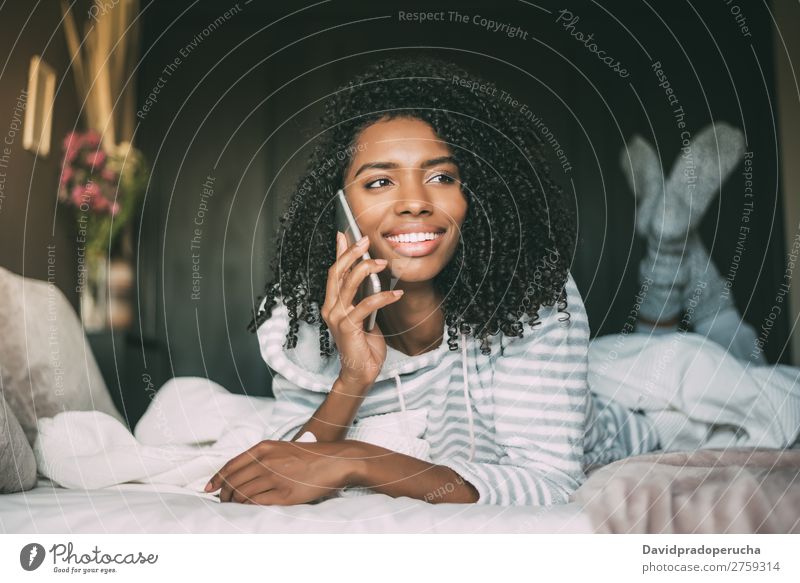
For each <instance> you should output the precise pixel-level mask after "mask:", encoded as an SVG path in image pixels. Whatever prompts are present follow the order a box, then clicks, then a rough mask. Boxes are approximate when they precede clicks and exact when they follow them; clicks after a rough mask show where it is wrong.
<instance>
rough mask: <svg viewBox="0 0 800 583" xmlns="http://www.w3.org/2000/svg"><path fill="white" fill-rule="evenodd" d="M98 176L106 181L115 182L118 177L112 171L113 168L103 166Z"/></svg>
mask: <svg viewBox="0 0 800 583" xmlns="http://www.w3.org/2000/svg"><path fill="white" fill-rule="evenodd" d="M100 176H101V177H102V178H103V180H105V181H106V182H116V181H117V180H118V179H119V176H117V173H116V172H114V171H113V170H110V169H108V168H103V170H101V171H100Z"/></svg>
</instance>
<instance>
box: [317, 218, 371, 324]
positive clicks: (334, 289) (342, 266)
mask: <svg viewBox="0 0 800 583" xmlns="http://www.w3.org/2000/svg"><path fill="white" fill-rule="evenodd" d="M337 233H338V231H337ZM337 237H341V239H342V241H346V238H345V236H344V234H342V235H337ZM343 245H346V243H338V242H337V251H336V252H337V253H339V252H340V250H341V248H342V246H343ZM368 248H369V239H366V241H365V242H364V243H362V244H361V246H360V247H359V245H358V244H357V243H356V244H354V245H351V246H350V248H349V249H347V250H346V251H343V252H341V254H339V255H338V256H337V259H336V261H335V262H334V263H333V265H331V266H330V267H329V268H328V281H327V284H326V286H325V303H324V304H323V306H322V308H321V310H320V311H321V312H322V317H323V318H325V319H326V321H327V317H326V314H327V313H328V312H330V311H331V310H333V308H334V306H335V304H336V302H337V300H338V297H339V290H340V287H341V280H342V276H343V275H344V274H345V273H347V270H348V269H350V266H351V265H352V264H353V262H354V261H355V260H356V259H358V258H359V257H360V256H361V255H363V254H364V252H365V251H366V250H367V249H368Z"/></svg>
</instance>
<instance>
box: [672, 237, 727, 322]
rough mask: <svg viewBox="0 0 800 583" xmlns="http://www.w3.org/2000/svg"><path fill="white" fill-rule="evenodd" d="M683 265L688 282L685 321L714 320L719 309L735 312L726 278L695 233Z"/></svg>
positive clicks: (685, 298) (690, 239) (688, 246)
mask: <svg viewBox="0 0 800 583" xmlns="http://www.w3.org/2000/svg"><path fill="white" fill-rule="evenodd" d="M685 264H686V269H687V272H688V284H687V286H686V292H685V294H684V307H685V308H686V310H687V313H686V320H687V323H688V324H689V325H690V326H691V327H693V328H694V327H697V326H698V325H702V324H703V323H704V322H706V321H708V320H713V319H714V318H715V317H716V316H717V314H719V313H721V312H724V311H727V310H733V311H736V306H735V305H734V303H733V297H732V296H731V291H730V288H729V287H728V286H726V285H725V284H726V282H725V280H724V279H723V278H722V276H721V275H720V274H719V271H718V270H717V267H716V265H714V261H713V260H712V259H711V258H710V257H709V255H708V252H707V251H706V249H705V247H704V246H703V242H702V241H701V240H700V236H699V235H698V234H697V233H692V234H691V235H690V237H689V241H688V244H687V249H686V257H685ZM737 314H738V312H737Z"/></svg>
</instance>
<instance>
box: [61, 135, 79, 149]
mask: <svg viewBox="0 0 800 583" xmlns="http://www.w3.org/2000/svg"><path fill="white" fill-rule="evenodd" d="M80 139H81V138H80V134H79V133H78V132H70V133H68V134H67V135H66V136H64V143H63V146H64V150H69V149H70V148H78V147H80V144H79V142H80Z"/></svg>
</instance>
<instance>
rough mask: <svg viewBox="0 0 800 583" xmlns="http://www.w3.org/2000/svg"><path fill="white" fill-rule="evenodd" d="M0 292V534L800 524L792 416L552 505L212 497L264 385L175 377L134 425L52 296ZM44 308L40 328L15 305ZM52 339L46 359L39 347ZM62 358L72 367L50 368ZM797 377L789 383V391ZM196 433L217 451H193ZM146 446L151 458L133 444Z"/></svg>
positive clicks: (656, 460)
mask: <svg viewBox="0 0 800 583" xmlns="http://www.w3.org/2000/svg"><path fill="white" fill-rule="evenodd" d="M0 292H2V295H3V297H5V298H7V301H6V302H5V303H3V304H1V305H0V330H3V332H4V333H3V334H0V357H2V362H0V365H1V366H0V388H2V391H3V392H2V397H3V398H1V399H0V405H2V406H0V421H2V423H0V425H2V427H0V438H12V439H10V441H6V442H2V441H0V466H2V464H3V463H5V464H6V465H5V466H3V467H4V468H5V469H3V471H1V472H0V492H2V491H9V490H3V487H4V485H5V484H4V480H6V479H7V478H16V477H17V476H21V475H22V474H21V473H20V471H19V469H20V467H21V466H20V461H21V460H23V461H27V462H28V465H29V468H30V470H31V471H30V472H28V474H26V477H25V479H24V480H22V479H20V480H18V481H20V482H21V485H22V487H21V488H19V487H18V488H16V490H13V493H7V494H0V532H2V533H9V534H10V533H17V534H19V533H332V532H336V533H387V532H391V533H565V534H566V533H592V532H601V533H626V532H660V533H666V532H712V533H713V532H720V533H725V532H730V533H732V532H740V533H749V532H775V533H798V532H800V510H798V509H800V449H798V448H797V446H798V445H800V440H798V441H795V438H796V437H797V433H798V431H800V428H798V427H797V425H798V423H797V422H795V421H793V420H794V419H795V418H794V417H787V419H789V424H790V425H792V426H791V427H789V428H788V429H791V432H792V435H791V436H790V439H791V440H790V441H787V443H794V445H795V448H793V449H769V448H763V447H762V448H726V449H719V450H714V449H703V448H691V449H690V450H688V451H685V452H681V451H678V452H670V453H665V452H654V453H651V454H648V455H645V456H636V457H633V458H628V459H624V460H620V461H617V462H614V463H612V464H609V465H606V466H602V467H599V468H592V469H590V470H589V473H588V479H587V481H586V482H584V484H583V485H582V486H581V487H580V488H579V489H578V490H577V491H576V492H575V493H574V494H573V496H572V498H571V501H570V502H569V503H568V504H564V505H559V506H550V507H526V506H489V505H480V504H478V505H462V504H429V503H427V502H424V501H420V500H415V499H411V498H407V497H401V498H392V497H389V496H386V495H384V494H377V493H372V494H366V495H360V496H355V497H338V498H331V499H327V500H324V501H322V502H318V503H315V504H302V505H297V506H291V507H282V506H253V505H241V504H236V503H225V504H221V503H219V502H218V501H217V500H216V499H214V497H213V496H212V495H211V494H206V493H204V492H202V485H203V484H204V483H205V480H207V478H208V476H209V475H210V474H211V473H213V471H216V470H217V469H218V468H219V467H220V465H221V463H222V462H224V461H227V460H228V459H230V457H232V455H231V454H238V453H240V452H241V451H243V450H244V449H246V447H249V445H251V444H252V443H254V442H256V441H257V439H258V435H259V432H263V427H264V426H265V424H266V423H268V421H269V415H270V411H271V402H270V401H271V399H270V398H258V397H247V396H243V395H232V394H231V393H229V392H228V391H227V390H225V389H224V388H222V387H219V386H215V385H214V384H213V383H211V381H209V380H208V379H191V378H186V379H184V380H183V381H181V382H177V381H175V382H172V383H171V385H170V387H167V386H166V385H165V386H164V387H162V388H161V389H160V390H159V392H158V393H157V394H156V396H155V397H154V400H153V402H152V403H151V406H150V407H149V408H148V411H147V412H146V413H145V416H144V417H142V419H141V420H139V422H138V423H137V426H136V431H135V433H136V435H135V436H134V435H133V434H131V432H130V431H129V430H128V429H127V426H126V425H125V424H124V423H125V422H124V420H123V419H122V417H121V416H120V414H119V412H118V411H117V410H116V408H115V407H114V405H113V403H112V401H111V398H110V396H109V394H108V390H107V388H106V386H105V384H104V382H103V379H102V376H101V375H100V372H99V370H98V367H97V365H96V362H95V360H94V358H93V356H92V354H91V350H90V349H89V348H88V345H87V344H86V341H85V337H84V335H83V332H82V329H81V327H80V324H79V322H78V321H77V318H76V316H75V314H74V312H73V311H72V308H71V306H70V305H69V303H68V302H67V301H66V299H65V298H64V297H63V295H62V294H60V292H57V290H55V293H54V290H51V289H50V287H49V286H48V285H47V284H46V283H44V282H36V281H33V280H26V279H25V278H22V277H19V276H17V275H15V274H11V273H10V272H7V271H6V270H3V269H2V268H0ZM48 306H51V308H52V310H51V311H52V316H53V317H52V321H51V322H50V323H49V325H43V324H42V321H41V319H39V320H37V319H35V318H27V319H26V318H25V314H41V313H49V312H46V310H47V309H48ZM54 339H55V340H56V341H57V342H58V345H59V347H60V352H59V353H58V354H57V356H58V359H57V361H54V360H53V354H52V353H50V352H49V351H48V350H46V349H47V347H48V346H50V345H51V341H53V340H54ZM73 362H77V363H82V366H66V367H62V365H61V363H73ZM60 367H61V368H62V370H61V371H59V368H60ZM59 375H60V376H59ZM787 382H788V381H787ZM59 383H60V385H59ZM615 386H618V385H615ZM796 388H797V385H796V383H795V382H789V383H788V384H787V386H786V387H785V389H786V391H787V393H786V394H787V395H788V394H790V392H791V395H793V396H794V397H795V400H797V399H796V397H797V395H796ZM56 389H59V390H56ZM6 400H7V401H8V403H6V402H5V401H6ZM782 403H783V404H784V405H785V404H786V402H785V401H782ZM795 409H798V410H800V407H794V408H789V409H786V410H789V411H795ZM185 411H192V412H193V415H191V416H187V415H185ZM62 421H63V422H65V423H62V425H59V422H62ZM64 425H66V427H65V426H64ZM75 435H80V437H81V439H73V438H72V437H71V436H75ZM234 437H235V439H234ZM43 438H44V439H43ZM203 443H213V444H214V445H213V446H209V447H210V448H211V447H217V445H218V444H223V445H224V446H225V447H226V448H228V449H219V450H214V451H211V450H210V449H203V450H201V451H198V449H197V448H198V447H200V446H201V444H203ZM31 445H33V450H36V452H37V459H36V460H35V462H34V460H33V457H34V453H33V450H32V449H31ZM17 446H18V447H19V448H20V449H15V448H16V447H17ZM115 448H116V449H115ZM131 448H134V449H131ZM154 448H155V449H154ZM156 450H157V452H160V453H161V455H160V457H159V456H152V455H151V456H150V457H147V456H142V455H141V454H142V452H145V453H148V454H153V453H154V452H156ZM26 456H27V457H26ZM142 459H148V460H149V462H150V463H149V465H143V464H142V463H141V460H142ZM178 462H180V463H178ZM76 468H80V469H81V471H80V472H76ZM37 469H38V470H42V469H44V470H46V471H37ZM56 476H57V477H58V479H53V480H52V481H51V479H50V478H54V477H56ZM142 477H147V478H148V479H147V480H142V479H141V478H142ZM150 478H153V479H150ZM11 481H12V482H13V480H11ZM141 482H145V483H141ZM59 484H61V485H66V486H69V487H62V486H61V485H59ZM11 485H12V486H13V484H11ZM198 485H199V486H198ZM20 489H21V490H22V491H18V490H20Z"/></svg>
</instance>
